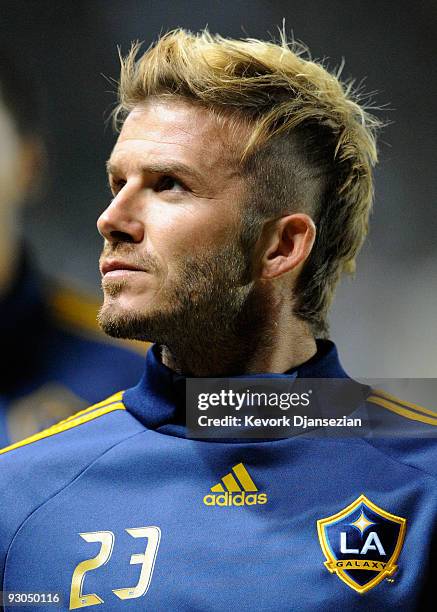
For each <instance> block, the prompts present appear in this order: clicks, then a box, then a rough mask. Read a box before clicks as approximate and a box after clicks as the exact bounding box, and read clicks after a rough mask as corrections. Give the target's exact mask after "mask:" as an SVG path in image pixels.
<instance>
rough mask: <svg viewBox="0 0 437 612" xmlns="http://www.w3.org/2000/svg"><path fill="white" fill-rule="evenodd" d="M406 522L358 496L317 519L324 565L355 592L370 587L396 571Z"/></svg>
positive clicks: (363, 590)
mask: <svg viewBox="0 0 437 612" xmlns="http://www.w3.org/2000/svg"><path fill="white" fill-rule="evenodd" d="M406 525H407V521H406V519H404V518H402V517H400V516H395V515H394V514H390V512H387V511H386V510H383V509H382V508H379V506H377V505H376V504H374V503H373V502H371V501H370V499H368V498H367V497H366V496H365V495H360V497H358V499H356V500H355V501H354V502H353V503H352V504H350V505H349V506H347V507H346V508H344V509H343V510H340V512H337V514H333V515H332V516H328V517H326V518H322V519H320V520H318V521H317V530H318V534H319V540H320V545H321V547H322V550H323V552H324V554H325V556H326V561H325V565H326V567H327V568H328V570H329V571H330V572H331V573H335V574H337V576H338V577H339V578H340V579H341V580H343V582H345V583H346V584H347V585H348V586H349V587H351V588H352V589H354V590H355V591H357V592H358V593H365V592H366V591H368V590H369V589H373V587H375V586H376V585H377V584H379V583H380V582H381V581H382V580H384V579H385V578H387V577H388V576H391V575H392V574H394V572H395V571H396V570H397V565H396V561H397V559H398V557H399V554H400V552H401V549H402V545H403V543H404V537H405V530H406Z"/></svg>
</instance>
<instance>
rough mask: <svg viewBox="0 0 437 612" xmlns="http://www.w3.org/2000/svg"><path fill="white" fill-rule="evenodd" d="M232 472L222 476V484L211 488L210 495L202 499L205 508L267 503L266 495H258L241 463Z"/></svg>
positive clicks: (256, 488) (254, 485)
mask: <svg viewBox="0 0 437 612" xmlns="http://www.w3.org/2000/svg"><path fill="white" fill-rule="evenodd" d="M232 472H233V473H232ZM232 472H229V474H226V476H223V478H222V479H221V480H222V483H223V484H222V483H221V482H219V483H218V484H216V485H214V486H213V487H211V491H212V493H209V494H208V495H205V497H204V498H203V503H204V504H205V506H254V505H255V504H266V503H267V494H266V493H258V487H257V486H256V484H255V483H254V482H253V480H252V478H251V477H250V474H249V472H248V471H247V470H246V468H245V467H244V465H243V464H242V463H238V464H237V465H234V467H233V468H232ZM235 477H237V478H238V480H237V479H236V478H235Z"/></svg>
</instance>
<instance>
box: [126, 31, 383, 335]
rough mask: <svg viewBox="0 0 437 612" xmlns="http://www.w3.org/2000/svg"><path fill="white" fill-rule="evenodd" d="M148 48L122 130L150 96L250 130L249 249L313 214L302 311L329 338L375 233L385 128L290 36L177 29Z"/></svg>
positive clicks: (137, 63) (243, 160) (131, 57)
mask: <svg viewBox="0 0 437 612" xmlns="http://www.w3.org/2000/svg"><path fill="white" fill-rule="evenodd" d="M139 48H140V45H139V44H138V43H136V44H134V45H133V46H132V48H131V51H130V53H129V54H128V55H127V56H126V57H125V58H124V59H122V67H121V76H120V82H119V88H118V95H119V100H118V105H117V107H116V109H115V111H114V118H115V121H116V123H117V124H120V122H122V121H123V119H124V117H125V116H126V115H127V114H128V113H129V112H130V111H131V110H132V109H133V108H134V107H135V106H137V105H138V104H141V103H142V102H145V101H146V100H147V99H148V98H150V97H180V98H183V99H185V100H188V101H191V102H192V103H195V104H200V105H202V106H204V107H206V108H208V109H209V110H211V111H212V112H214V113H215V114H216V115H217V116H219V117H227V118H230V119H235V120H236V121H242V122H244V123H245V124H246V125H247V126H248V127H249V131H248V134H249V136H248V139H247V142H245V143H244V146H243V147H242V151H241V155H240V159H239V163H240V164H241V168H242V169H243V170H244V171H245V172H246V174H247V176H248V178H249V179H250V183H249V184H251V191H252V193H251V194H249V196H250V197H249V202H248V205H247V207H246V216H245V220H246V227H245V230H244V235H245V242H246V245H247V247H248V248H250V246H253V244H254V243H255V241H256V240H257V238H258V237H259V232H260V228H261V227H262V224H263V222H264V221H265V220H266V219H267V218H269V217H270V218H271V217H273V216H278V215H281V214H285V213H287V212H295V211H297V210H300V211H305V212H308V214H311V216H312V217H313V219H314V222H315V223H316V227H317V237H316V242H315V245H314V247H313V251H312V253H311V255H310V257H309V258H308V260H307V262H306V263H305V266H304V268H303V270H302V272H301V274H300V276H299V279H298V281H297V284H296V286H295V287H294V299H293V310H294V313H295V314H296V315H297V316H299V317H300V318H301V319H303V320H305V321H307V322H308V323H309V324H310V326H311V328H312V331H313V333H314V335H318V336H326V335H327V334H328V323H327V313H328V310H329V306H330V304H331V302H332V298H333V294H334V289H335V286H336V284H337V282H338V280H339V278H340V276H341V274H342V272H344V271H347V272H351V271H353V269H354V265H355V257H356V255H357V253H358V251H359V250H360V248H361V246H362V244H363V242H364V239H365V236H366V234H367V230H368V219H369V213H370V210H371V205H372V199H373V179H372V167H373V166H374V164H375V163H376V161H377V150H376V141H375V133H376V130H377V128H378V127H379V126H380V122H379V121H378V120H377V119H376V118H375V117H374V116H372V115H371V114H369V113H368V112H367V111H366V110H365V108H364V106H363V104H360V102H359V97H358V96H357V95H355V94H354V93H353V91H352V87H351V85H346V84H343V83H342V82H341V81H340V79H339V76H338V75H336V74H333V73H330V72H329V71H328V70H327V69H326V68H325V67H324V66H323V65H322V64H321V63H318V62H315V61H312V60H311V59H305V57H304V56H305V55H307V54H306V53H305V52H304V50H303V49H302V47H301V46H299V45H296V44H295V43H294V42H292V43H289V42H287V40H286V37H285V36H284V35H282V36H281V40H280V42H279V43H276V42H266V41H261V40H256V39H244V40H232V39H227V38H224V37H222V36H220V35H212V34H210V33H209V32H208V31H207V30H203V31H201V32H199V33H191V32H187V31H185V30H183V29H177V30H174V31H172V32H169V33H167V34H165V35H164V36H162V37H161V38H160V39H159V40H158V41H157V42H156V43H155V44H154V45H152V46H151V47H150V48H149V49H148V50H147V51H146V52H145V53H144V54H143V55H142V56H141V57H139V59H137V57H138V52H139Z"/></svg>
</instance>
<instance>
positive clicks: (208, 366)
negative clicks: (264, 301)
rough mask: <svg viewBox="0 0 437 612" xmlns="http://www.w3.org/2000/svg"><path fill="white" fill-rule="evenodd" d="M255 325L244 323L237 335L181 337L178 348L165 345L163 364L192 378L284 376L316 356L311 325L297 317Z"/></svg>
mask: <svg viewBox="0 0 437 612" xmlns="http://www.w3.org/2000/svg"><path fill="white" fill-rule="evenodd" d="M262 319H263V317H261V318H260V320H258V323H259V322H260V321H262ZM248 320H250V319H248ZM251 323H252V324H248V323H246V324H244V325H243V324H241V325H240V326H239V327H238V332H237V333H232V334H231V333H228V334H227V335H226V334H220V333H219V332H217V333H216V334H214V333H209V334H203V335H202V334H199V335H198V336H197V337H185V338H180V339H179V340H178V342H177V343H175V345H174V346H169V345H161V359H162V363H163V364H164V365H166V366H167V367H168V368H170V369H172V370H174V371H175V372H178V373H182V374H186V375H190V376H199V377H208V376H210V377H214V376H238V375H242V374H259V373H283V372H286V371H287V370H290V369H291V368H293V367H296V366H299V365H301V364H302V363H305V362H306V361H308V360H309V359H310V358H311V357H313V355H315V354H316V351H317V347H316V341H315V339H314V336H313V335H312V334H311V332H310V330H309V327H308V325H307V324H306V323H304V322H303V321H300V320H299V319H296V318H295V317H293V316H291V317H290V316H288V315H284V314H282V316H278V315H277V316H275V317H273V318H270V320H269V321H268V322H267V321H264V322H263V324H262V325H256V324H255V321H253V320H252V321H251ZM206 338H208V340H205V339H206Z"/></svg>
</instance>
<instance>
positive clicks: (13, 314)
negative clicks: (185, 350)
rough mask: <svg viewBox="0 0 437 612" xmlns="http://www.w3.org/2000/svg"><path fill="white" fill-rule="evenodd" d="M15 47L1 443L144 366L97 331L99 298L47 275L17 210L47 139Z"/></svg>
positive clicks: (7, 102) (1, 80)
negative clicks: (23, 230)
mask: <svg viewBox="0 0 437 612" xmlns="http://www.w3.org/2000/svg"><path fill="white" fill-rule="evenodd" d="M12 57H13V56H12V53H11V50H10V49H3V48H2V49H0V313H1V317H0V329H1V346H2V356H3V366H2V369H1V373H0V447H3V446H6V445H7V444H8V443H10V442H14V441H17V440H19V439H21V438H23V437H25V436H28V435H30V434H32V433H35V432H37V431H40V430H41V429H44V428H45V427H47V426H49V425H51V424H53V423H55V422H57V421H59V420H60V419H64V418H66V417H68V416H69V415H70V414H71V413H72V412H75V411H77V410H78V409H80V408H81V407H84V406H86V405H88V404H89V403H90V402H95V401H97V400H98V399H100V398H102V397H104V396H105V395H107V394H108V393H111V392H113V391H117V390H119V389H120V388H121V387H122V388H126V387H129V386H131V385H132V384H133V383H134V382H135V381H136V380H137V379H138V377H139V375H140V373H141V371H142V368H143V357H142V356H141V355H140V353H139V352H138V350H135V349H134V348H133V346H130V345H129V346H128V345H127V343H126V344H125V346H122V345H121V344H120V343H118V346H116V345H115V343H114V342H112V343H111V342H108V341H107V339H106V337H105V336H104V335H103V334H102V333H101V332H99V330H98V326H97V324H96V323H95V318H96V312H97V305H96V304H95V303H94V302H93V300H92V299H91V298H87V297H85V296H83V295H79V294H78V293H77V292H76V291H75V290H72V289H70V288H67V287H60V286H59V285H58V284H56V283H54V282H53V281H51V282H50V281H48V280H47V279H44V278H43V277H42V274H41V273H40V272H39V271H38V267H37V266H36V264H35V257H34V255H33V253H31V252H29V249H28V247H27V246H26V243H25V240H24V238H23V236H22V233H21V231H20V211H21V210H22V208H23V206H24V205H26V204H27V203H28V202H29V201H30V200H31V199H32V198H34V197H35V196H36V195H37V191H38V188H39V186H40V185H41V183H42V182H43V178H42V176H43V174H44V166H45V147H44V142H43V138H42V135H41V131H42V130H41V127H40V112H39V106H40V104H39V100H38V95H37V92H36V89H35V86H34V84H33V81H32V79H30V78H29V75H27V74H26V71H25V70H24V66H23V67H22V66H21V65H20V66H19V65H17V62H16V60H13V59H12ZM47 238H48V240H49V239H50V237H49V236H48V237H47ZM93 265H94V264H93ZM143 352H144V348H143Z"/></svg>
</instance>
